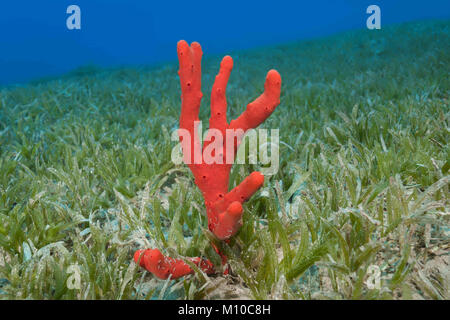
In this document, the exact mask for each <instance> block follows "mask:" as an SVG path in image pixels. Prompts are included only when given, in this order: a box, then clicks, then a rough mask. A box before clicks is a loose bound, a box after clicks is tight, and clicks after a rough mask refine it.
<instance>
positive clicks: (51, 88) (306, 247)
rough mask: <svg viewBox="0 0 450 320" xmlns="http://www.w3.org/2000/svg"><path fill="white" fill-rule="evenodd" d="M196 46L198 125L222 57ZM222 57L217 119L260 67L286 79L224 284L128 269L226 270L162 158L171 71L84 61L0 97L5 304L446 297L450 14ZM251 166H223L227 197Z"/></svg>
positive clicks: (171, 120) (199, 214)
mask: <svg viewBox="0 0 450 320" xmlns="http://www.w3.org/2000/svg"><path fill="white" fill-rule="evenodd" d="M175 48H176V44H174V50H176V49H175ZM204 52H205V53H204V58H203V65H202V72H203V78H202V81H203V88H202V91H203V92H204V98H203V102H202V108H201V112H200V116H201V118H202V119H203V120H204V123H205V124H206V123H207V122H206V120H207V119H208V116H209V107H208V106H209V99H210V98H209V93H210V92H211V86H212V82H213V81H214V77H215V75H216V73H217V71H218V67H219V63H220V59H221V57H219V56H210V55H208V51H207V49H205V50H204ZM227 54H230V55H231V56H232V57H233V59H234V68H233V72H232V73H231V77H230V81H229V84H228V89H227V96H228V119H233V118H235V117H236V116H238V115H239V114H240V113H241V112H242V111H243V110H244V108H245V106H246V105H247V103H248V102H250V101H252V100H253V99H254V98H255V97H257V96H258V95H259V94H260V93H261V92H262V90H263V83H264V77H265V74H266V72H267V71H268V70H269V69H271V68H275V69H277V70H278V71H279V73H280V74H281V77H282V80H283V83H282V91H281V104H280V105H279V106H278V107H277V109H276V111H275V112H274V113H273V114H272V115H271V117H270V118H268V119H267V121H266V122H265V123H264V124H263V125H262V128H267V129H272V128H278V129H279V130H280V132H279V133H280V150H279V153H280V164H279V170H278V172H277V173H276V174H275V175H273V176H267V177H266V180H265V184H264V186H263V188H262V189H261V190H260V191H258V192H257V193H256V194H255V195H254V196H253V197H252V198H251V199H250V200H249V201H248V202H247V203H246V204H245V205H244V218H243V219H244V221H243V222H244V224H243V227H242V228H241V230H240V231H239V233H238V234H237V235H236V236H235V237H233V238H232V240H231V241H230V242H229V243H228V244H226V243H222V242H217V245H218V246H220V247H221V250H222V251H223V252H225V253H226V254H227V256H228V262H229V264H230V267H231V272H230V274H229V275H222V274H220V273H219V274H217V275H211V276H208V275H206V274H204V273H203V272H201V270H199V269H198V268H197V270H196V273H195V274H193V275H189V276H186V277H184V278H180V279H177V280H167V281H163V280H159V279H157V278H155V277H154V276H153V275H152V274H150V273H148V272H147V271H145V270H144V269H142V268H140V267H139V266H137V265H136V264H135V263H134V262H133V253H134V252H135V250H137V249H140V248H159V249H160V250H161V251H162V252H164V253H165V254H167V255H170V256H172V257H175V258H183V257H189V256H204V257H207V258H208V259H210V260H211V261H213V262H214V263H215V264H216V266H217V268H218V269H219V270H220V269H221V264H220V257H219V256H218V255H217V253H216V252H215V251H214V250H213V249H212V247H211V241H213V242H215V239H214V237H213V236H212V235H211V233H210V232H209V231H208V229H207V221H206V217H205V212H204V211H205V209H204V206H203V199H202V195H201V193H200V191H199V190H198V188H197V187H196V186H195V184H194V182H193V177H192V174H191V172H190V171H189V169H188V168H187V167H186V166H185V165H184V164H182V165H175V164H174V163H173V162H172V161H171V153H172V149H173V147H174V146H175V145H176V144H177V141H172V139H171V134H172V132H173V131H174V130H175V129H177V128H178V121H179V115H180V85H179V79H178V76H177V69H178V64H177V63H176V62H175V61H174V62H173V63H168V64H161V65H157V66H152V67H145V68H131V67H130V68H120V69H118V68H116V69H107V70H106V69H99V68H96V67H86V68H81V69H77V70H75V71H73V72H72V73H70V74H67V75H65V76H62V77H60V78H53V79H43V80H40V81H34V82H32V83H29V84H27V85H21V86H9V87H3V88H1V89H0V298H1V299H218V298H222V299H450V294H449V292H450V266H449V264H450V261H449V260H450V259H449V251H450V241H449V236H450V228H449V222H450V221H449V219H450V215H449V213H450V212H449V208H450V207H449V179H450V176H449V169H450V147H449V144H448V141H449V140H450V131H449V116H450V112H449V111H450V108H449V101H448V98H449V89H450V82H449V78H450V77H449V72H450V21H437V20H430V21H421V22H410V23H405V24H399V25H391V26H386V27H385V26H383V28H382V29H381V30H376V31H369V30H359V31H350V32H345V33H341V34H337V35H334V36H331V37H327V38H322V39H314V40H308V41H302V42H296V43H289V44H285V45H279V46H274V47H266V48H258V49H252V50H248V51H237V52H228V53H227ZM258 168H259V166H258V165H250V164H244V165H234V166H233V169H232V172H231V178H230V187H233V186H235V185H237V184H238V183H239V182H241V181H242V179H243V178H244V177H246V176H247V175H249V174H250V173H251V172H252V171H255V170H257V169H258Z"/></svg>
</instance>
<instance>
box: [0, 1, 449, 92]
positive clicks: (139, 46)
mask: <svg viewBox="0 0 450 320" xmlns="http://www.w3.org/2000/svg"><path fill="white" fill-rule="evenodd" d="M71 4H76V5H78V6H79V7H80V9H81V30H68V29H67V27H66V19H67V17H68V16H69V14H67V13H66V9H67V7H68V6H69V5H71ZM371 4H376V5H378V6H379V7H380V8H381V22H382V27H383V26H384V25H387V24H392V23H398V22H404V21H410V20H420V19H429V18H438V19H449V18H450V1H449V0H427V1H417V0H387V1H375V0H372V1H366V0H334V1H331V0H315V1H301V0H295V1H294V0H290V1H286V0H276V1H274V0H272V1H266V0H259V1H244V0H229V1H214V0H209V1H153V0H145V1H144V0H141V1H138V0H108V1H107V0H70V1H66V0H57V1H56V0H40V1H35V0H27V1H23V0H14V1H6V0H4V1H2V4H1V6H0V85H4V84H14V83H21V82H26V81H29V80H32V79H36V78H40V77H47V76H55V75H59V74H62V73H65V72H68V71H70V70H73V69H74V68H77V67H80V66H84V65H98V66H101V67H114V66H122V65H142V64H152V63H156V62H164V61H172V60H175V59H176V49H175V48H176V42H177V41H178V40H180V39H185V40H187V41H189V42H191V41H199V42H200V43H201V44H202V47H203V49H204V51H206V52H207V53H208V54H223V53H227V52H229V51H230V50H236V49H244V48H251V47H257V46H264V45H268V44H276V43H281V42H287V41H293V40H300V39H306V38H315V37H320V36H324V35H328V34H333V33H336V32H340V31H344V30H349V29H361V28H365V27H366V19H367V17H368V16H369V15H368V14H366V8H367V7H368V6H369V5H371ZM375 32H376V31H375Z"/></svg>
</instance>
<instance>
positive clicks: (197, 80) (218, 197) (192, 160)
mask: <svg viewBox="0 0 450 320" xmlns="http://www.w3.org/2000/svg"><path fill="white" fill-rule="evenodd" d="M177 52H178V60H179V63H180V68H179V71H178V75H179V77H180V85H181V116H180V129H182V130H180V131H179V136H180V142H181V146H182V149H183V155H184V161H185V163H186V164H187V165H188V166H189V168H190V170H191V171H192V173H193V175H194V178H195V184H196V185H197V186H198V188H199V189H200V190H201V191H202V194H203V198H204V200H205V206H206V212H207V217H208V228H209V230H210V231H211V232H212V233H213V234H214V235H215V236H216V237H217V238H218V239H220V240H228V239H229V238H230V237H232V236H233V235H235V234H236V233H237V232H238V231H239V228H240V227H241V226H242V214H243V208H242V203H244V202H245V201H247V200H248V199H249V198H250V197H251V196H252V195H253V194H254V193H255V192H256V191H257V190H258V189H259V188H260V187H261V186H262V185H263V183H264V176H263V175H262V174H261V173H260V172H253V173H251V174H250V175H249V176H248V177H246V178H245V179H244V180H243V181H242V182H241V183H240V184H239V185H238V186H237V187H235V188H234V189H232V190H231V191H229V192H228V184H229V176H230V170H231V167H232V165H233V162H232V161H229V160H230V159H232V160H233V159H234V157H235V156H236V153H237V150H238V147H239V143H240V142H241V140H242V138H243V135H244V134H245V132H246V131H247V130H249V129H254V128H256V127H258V126H259V125H260V124H261V123H262V122H264V120H266V119H267V118H268V117H269V116H270V115H271V114H272V112H273V111H274V110H275V108H276V107H277V106H278V104H279V103H280V90H281V77H280V75H279V73H278V72H277V71H276V70H270V71H269V72H268V73H267V77H266V81H265V84H264V92H263V93H262V94H261V95H260V96H259V97H258V98H256V99H255V100H254V101H253V102H251V103H249V104H248V105H247V109H246V110H245V111H244V112H243V113H242V114H241V115H240V116H239V117H238V118H237V119H235V120H232V121H230V123H228V122H227V99H226V87H227V83H228V79H229V77H230V73H231V70H232V68H233V59H232V58H231V57H230V56H225V57H224V58H223V59H222V62H221V63H220V70H219V73H218V74H217V76H216V78H215V81H214V85H213V87H212V92H211V116H210V119H209V131H208V135H207V137H206V139H205V141H204V143H203V146H201V141H200V139H199V137H198V136H199V132H198V124H199V117H198V115H199V110H200V102H201V99H202V97H203V94H202V91H201V59H202V54H203V53H202V49H201V47H200V44H198V43H197V42H193V43H192V44H191V46H189V45H188V43H187V42H186V41H184V40H182V41H179V42H178V45H177ZM183 131H184V132H185V133H186V132H187V133H188V134H182V132H183ZM230 133H231V134H230ZM218 136H221V139H222V140H221V141H222V143H221V144H220V145H219V147H217V141H215V139H218ZM213 143H214V148H211V147H212V145H211V144H213ZM208 151H210V152H209V153H208ZM217 153H218V154H217ZM205 154H206V155H209V158H213V159H214V160H215V161H210V160H209V159H205V156H204V155H205ZM138 252H140V251H138ZM138 252H136V254H137V256H138V257H139V254H140V253H139V254H138ZM194 259H196V260H195V262H194V260H192V261H193V262H194V263H200V262H201V261H200V258H194ZM135 260H136V261H137V259H136V255H135ZM222 261H223V262H225V261H226V257H225V256H223V255H222ZM141 266H143V267H145V268H146V269H147V270H148V271H150V272H152V273H154V274H155V275H156V276H157V277H159V278H163V279H165V278H167V277H168V275H169V274H172V278H177V277H180V276H183V275H186V274H190V273H192V272H193V271H192V270H191V268H190V267H189V266H188V265H187V264H185V263H184V262H183V261H182V260H175V259H172V258H167V257H164V256H163V255H162V254H161V252H160V251H159V250H157V249H154V250H147V251H146V252H145V254H143V256H142V258H141ZM201 268H202V269H203V270H204V271H205V272H207V273H211V272H214V271H213V268H212V264H211V262H209V261H207V262H204V261H203V265H201Z"/></svg>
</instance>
